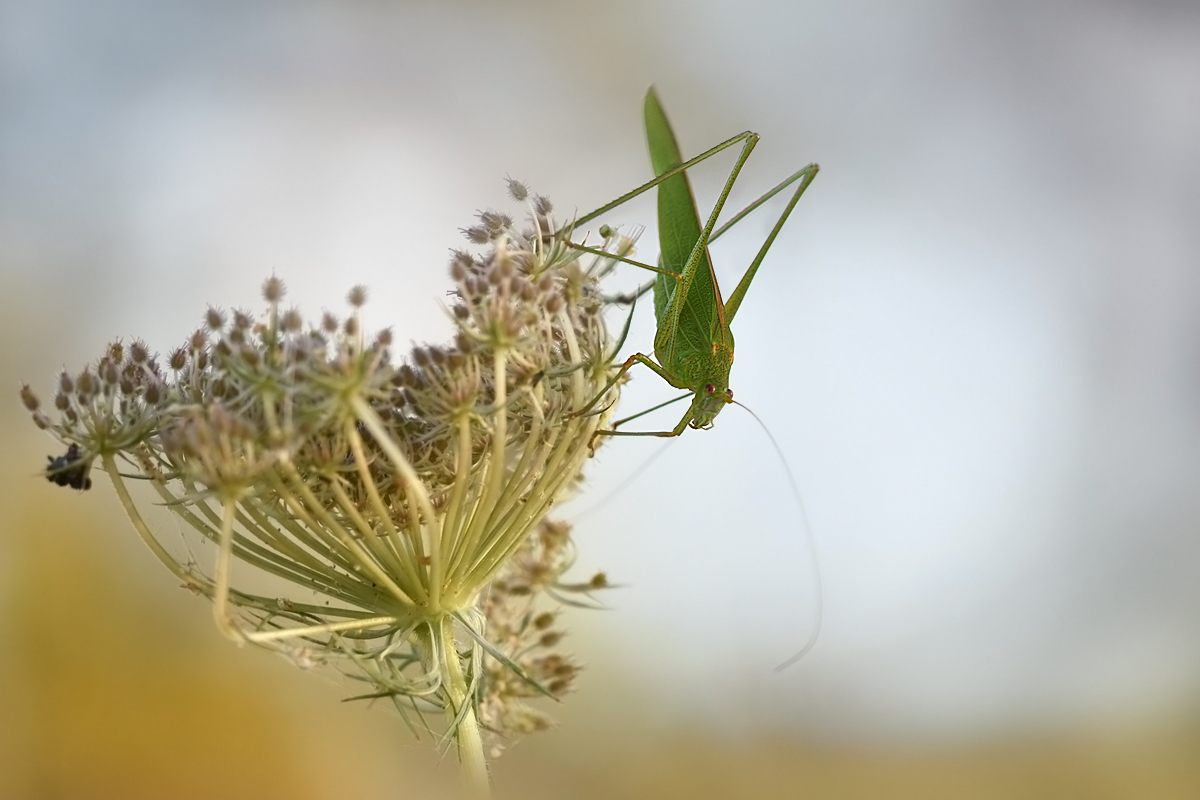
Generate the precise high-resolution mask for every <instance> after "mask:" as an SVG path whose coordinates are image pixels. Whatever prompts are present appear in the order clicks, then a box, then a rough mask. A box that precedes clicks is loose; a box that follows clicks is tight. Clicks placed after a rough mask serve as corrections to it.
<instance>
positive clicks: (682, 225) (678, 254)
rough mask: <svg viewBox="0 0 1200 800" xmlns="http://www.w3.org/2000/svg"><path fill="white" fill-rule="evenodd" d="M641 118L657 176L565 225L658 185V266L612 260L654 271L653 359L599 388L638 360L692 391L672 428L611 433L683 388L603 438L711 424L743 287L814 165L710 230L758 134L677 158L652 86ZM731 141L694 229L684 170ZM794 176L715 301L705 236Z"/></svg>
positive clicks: (721, 395)
mask: <svg viewBox="0 0 1200 800" xmlns="http://www.w3.org/2000/svg"><path fill="white" fill-rule="evenodd" d="M645 120H646V139H647V141H648V143H649V146H650V160H651V162H652V164H653V166H654V172H655V175H656V176H657V177H656V178H655V179H654V180H652V181H650V182H648V183H646V184H644V185H642V186H639V187H638V188H637V189H634V190H633V191H632V192H629V193H628V194H625V195H622V196H621V197H619V198H617V199H616V200H614V201H613V202H611V203H608V204H607V205H605V206H602V207H601V208H598V209H596V210H595V211H593V212H591V213H590V214H587V215H586V216H584V217H581V218H579V219H577V220H575V222H574V223H573V225H572V229H574V228H577V227H578V226H579V225H581V224H583V223H585V222H588V221H590V220H593V219H595V218H597V217H599V216H600V215H601V214H604V213H606V212H608V211H610V210H611V209H613V208H616V207H617V206H619V205H621V204H622V203H624V202H626V201H628V200H630V199H632V198H634V197H636V196H637V195H639V194H642V193H643V192H645V191H648V190H649V189H651V188H653V187H655V186H657V187H658V228H659V243H660V255H659V263H660V265H661V266H659V267H652V266H650V265H649V264H643V263H641V262H638V261H634V260H632V259H627V258H620V259H619V260H621V261H625V262H627V263H630V264H634V265H635V266H638V267H642V268H643V269H647V270H650V271H652V272H655V273H657V274H656V276H655V279H654V282H653V287H654V316H655V319H656V321H657V323H658V330H657V333H656V334H655V337H654V355H655V357H656V358H657V359H658V360H657V361H655V360H654V359H652V358H650V357H649V356H647V355H644V354H643V353H634V354H633V355H632V356H630V357H629V359H628V360H627V361H626V362H625V363H624V364H623V365H622V366H621V369H620V370H619V371H618V372H617V374H616V375H615V376H614V377H613V378H612V380H611V381H610V382H609V386H608V387H606V388H605V390H604V391H605V392H607V391H608V388H609V387H611V386H613V385H614V384H616V382H617V381H619V380H620V379H621V376H623V375H624V374H625V373H626V372H628V371H629V369H630V368H632V367H633V365H634V364H638V363H641V364H645V365H646V366H647V367H649V368H650V369H651V370H653V371H654V372H655V373H657V374H658V376H659V377H661V378H662V379H663V380H665V381H666V382H667V383H669V384H671V385H672V386H674V387H676V388H678V389H685V390H687V392H688V394H690V395H691V397H692V403H691V406H690V407H689V408H688V410H687V413H685V414H684V416H683V419H681V420H680V421H679V424H678V425H676V426H675V427H674V428H673V429H672V430H669V431H618V430H616V428H617V426H619V425H621V424H623V423H625V422H628V421H630V420H632V419H635V418H637V417H640V416H642V415H643V414H648V413H650V412H651V411H654V410H656V409H658V408H661V407H663V406H665V405H669V404H670V403H673V402H675V401H677V400H682V399H683V398H685V397H687V396H688V394H685V395H681V396H679V397H677V398H675V399H674V400H670V401H667V403H662V404H660V405H657V406H654V407H653V408H650V409H647V410H646V411H643V412H641V413H639V414H635V415H634V416H631V417H627V418H625V419H623V420H620V421H618V422H616V423H614V424H613V428H612V429H610V430H599V431H597V432H596V433H597V434H598V435H605V436H678V435H680V434H681V433H683V431H684V430H685V429H686V428H688V427H689V426H690V427H692V428H705V429H707V428H710V427H712V424H713V419H714V418H715V417H716V416H717V414H719V413H720V411H721V409H723V408H724V407H725V406H726V405H727V404H729V403H731V402H733V391H732V390H731V389H730V388H729V371H730V368H731V367H732V366H733V333H732V332H731V331H730V328H729V326H730V324H731V323H732V322H733V318H734V316H735V315H736V314H737V312H738V309H739V308H740V307H741V305H742V300H743V298H744V297H745V295H746V290H747V289H749V288H750V284H751V282H752V281H753V280H754V275H755V273H756V272H757V271H758V267H759V264H761V263H762V260H763V258H765V257H766V255H767V251H768V250H769V249H770V248H771V244H772V243H773V242H774V241H775V237H776V236H777V235H778V234H779V231H780V230H781V229H782V228H783V225H784V223H785V222H786V221H787V218H788V215H790V214H791V213H792V209H793V208H795V206H796V203H797V202H798V201H799V200H800V196H801V195H802V194H804V190H805V189H807V188H808V185H809V184H810V183H812V180H813V178H815V177H816V174H817V170H818V169H819V167H818V166H817V165H816V164H809V165H808V166H807V167H805V168H804V169H802V170H799V171H798V172H796V173H794V174H793V175H791V176H789V177H788V178H787V179H786V180H784V181H783V182H782V183H780V184H779V185H778V186H776V187H775V188H773V189H771V190H770V191H769V192H767V193H766V194H765V195H763V196H762V197H760V198H759V199H758V200H755V201H754V202H753V203H751V204H750V205H749V206H747V207H746V208H744V209H743V210H742V211H740V212H738V213H737V214H736V215H735V216H734V217H733V219H731V220H730V221H729V222H727V223H725V224H724V225H722V226H721V227H720V228H716V223H717V218H718V217H719V216H720V214H721V209H722V208H723V207H724V205H725V201H726V199H727V198H728V197H729V193H730V191H731V190H732V189H733V184H734V182H735V181H736V180H737V177H738V173H739V172H740V171H741V169H742V166H743V165H744V164H745V163H746V160H747V159H748V158H749V156H750V153H751V151H752V150H753V149H754V146H755V145H756V144H757V143H758V134H755V133H752V132H750V131H746V132H745V133H740V134H738V135H737V136H734V137H733V138H731V139H728V140H726V141H724V142H722V143H721V144H719V145H717V146H716V147H713V148H711V149H710V150H708V151H706V152H704V153H701V154H700V155H699V156H697V157H696V158H693V159H691V160H690V161H687V162H685V161H684V160H683V157H682V156H681V155H680V152H679V145H678V144H677V143H676V140H675V135H674V133H673V132H672V131H671V126H670V124H669V123H668V122H667V117H666V114H665V113H664V112H663V109H662V104H661V103H660V102H659V99H658V95H657V94H656V93H655V91H654V89H653V87H651V88H650V90H649V91H648V92H647V93H646V102H645ZM739 143H740V144H741V145H742V149H741V152H740V153H739V154H738V158H737V162H736V163H735V164H734V166H733V170H732V171H731V172H730V173H729V177H728V178H727V179H726V181H725V186H724V188H723V189H722V190H721V194H720V197H719V198H718V199H717V203H716V205H715V206H714V207H713V210H712V213H711V214H709V216H708V220H707V222H706V223H705V225H704V227H703V229H702V228H701V226H700V215H699V212H698V210H697V208H696V200H695V197H694V195H693V194H692V187H691V184H690V183H689V182H688V178H687V173H686V170H687V169H688V168H689V167H692V166H694V165H696V164H699V163H700V162H702V161H704V160H705V159H707V158H709V157H711V156H713V155H715V154H717V153H719V152H721V151H722V150H725V149H726V148H729V147H732V146H734V145H736V144H739ZM796 181H800V184H799V186H797V188H796V190H795V192H794V193H793V194H792V197H791V199H790V200H789V201H788V204H787V207H786V208H784V210H783V213H782V214H781V215H780V216H779V219H778V221H776V223H775V227H774V228H773V229H772V230H771V233H770V234H769V235H768V236H767V238H766V240H765V241H764V242H763V244H762V247H761V248H759V251H758V254H757V255H756V256H755V257H754V260H753V261H752V262H750V266H749V267H747V269H746V272H745V274H744V275H742V279H741V280H740V281H739V282H738V285H737V288H735V289H734V290H733V293H732V294H731V295H729V298H728V299H727V300H722V298H721V289H720V286H719V285H718V284H717V278H716V275H715V273H714V272H713V266H712V259H711V258H710V256H709V254H708V244H709V242H712V241H714V240H716V239H717V238H718V237H719V236H720V235H721V234H722V233H724V232H725V231H727V230H729V229H730V228H731V227H732V226H733V225H734V224H736V223H737V222H739V221H740V220H742V219H743V218H744V217H746V215H748V214H750V213H751V212H752V211H754V210H755V209H757V208H758V207H759V206H761V205H762V204H763V203H765V202H767V201H768V200H770V199H771V198H772V197H774V196H775V195H776V194H778V193H779V192H781V191H783V190H784V189H785V188H787V187H788V186H790V185H792V184H793V183H795V182H796ZM714 229H715V230H714ZM572 246H573V247H577V248H579V249H581V250H586V251H588V252H598V251H595V250H593V249H592V248H588V247H584V246H583V245H575V244H572ZM601 255H606V256H608V257H610V258H611V257H612V256H611V254H602V253H601ZM646 288H649V287H646ZM603 394H604V392H601V393H600V394H599V395H597V396H596V398H594V399H593V400H592V401H591V402H590V403H588V404H587V406H585V407H584V408H583V409H581V411H580V413H585V412H587V411H588V410H589V409H591V408H592V406H594V405H595V403H596V402H598V401H599V399H600V397H601V396H603Z"/></svg>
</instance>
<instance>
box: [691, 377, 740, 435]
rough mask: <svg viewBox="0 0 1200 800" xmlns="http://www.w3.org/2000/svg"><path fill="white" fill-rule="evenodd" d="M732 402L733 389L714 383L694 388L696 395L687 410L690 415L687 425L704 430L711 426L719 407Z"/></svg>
mask: <svg viewBox="0 0 1200 800" xmlns="http://www.w3.org/2000/svg"><path fill="white" fill-rule="evenodd" d="M732 402H733V389H730V388H729V387H727V386H717V385H716V384H715V383H706V384H704V385H703V386H701V387H700V388H699V389H697V390H696V395H695V397H693V398H692V407H691V409H689V410H688V415H689V416H690V417H691V419H690V421H689V422H688V425H690V426H691V427H693V428H697V429H704V430H707V429H708V428H711V427H712V424H713V420H714V419H716V417H717V414H720V413H721V409H722V408H724V407H725V406H727V405H729V404H730V403H732Z"/></svg>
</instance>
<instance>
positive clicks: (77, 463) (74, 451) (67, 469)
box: [46, 444, 92, 491]
mask: <svg viewBox="0 0 1200 800" xmlns="http://www.w3.org/2000/svg"><path fill="white" fill-rule="evenodd" d="M46 460H47V461H49V462H50V464H49V465H48V466H47V467H46V480H48V481H50V482H51V483H57V484H58V485H59V486H70V487H71V488H72V489H78V490H80V491H83V490H84V489H90V488H92V479H91V478H89V477H88V472H89V471H90V470H91V467H92V465H91V462H88V461H84V460H83V459H82V458H81V457H80V455H79V445H77V444H72V445H71V446H70V447H68V448H67V452H66V454H65V455H61V456H59V457H58V458H55V457H54V456H46Z"/></svg>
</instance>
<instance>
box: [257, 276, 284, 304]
mask: <svg viewBox="0 0 1200 800" xmlns="http://www.w3.org/2000/svg"><path fill="white" fill-rule="evenodd" d="M285 294H287V287H285V286H284V285H283V281H281V280H280V279H279V278H276V277H275V276H274V275H272V276H271V277H269V278H267V279H266V280H265V281H263V286H262V296H263V299H264V300H266V301H267V302H268V303H278V302H279V301H280V300H282V299H283V296H284V295H285Z"/></svg>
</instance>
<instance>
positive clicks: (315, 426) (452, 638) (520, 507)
mask: <svg viewBox="0 0 1200 800" xmlns="http://www.w3.org/2000/svg"><path fill="white" fill-rule="evenodd" d="M511 193H512V195H513V196H514V198H516V199H518V200H525V201H527V204H528V207H529V217H528V221H527V223H526V224H525V225H524V226H523V227H522V228H521V229H518V227H517V226H516V225H515V224H514V223H513V221H512V219H511V218H510V217H509V216H507V215H505V214H502V213H499V212H493V211H487V212H483V213H481V214H480V215H479V222H478V224H477V225H475V226H473V227H471V228H469V229H467V230H466V231H465V234H466V235H467V238H468V239H469V240H470V241H471V242H473V243H476V244H478V245H482V246H484V247H485V248H486V249H485V250H484V251H483V252H482V254H470V253H467V252H458V253H455V254H454V256H453V258H452V260H451V264H450V276H451V278H452V280H453V284H454V290H453V292H452V299H451V301H450V303H449V306H448V314H449V316H450V318H451V319H452V320H453V321H454V324H455V328H456V334H455V336H454V338H453V340H452V341H450V342H449V343H446V344H442V345H437V346H418V347H413V348H412V349H411V351H410V352H408V353H407V354H406V355H404V356H403V357H400V358H397V357H396V354H395V349H394V343H393V335H392V333H391V331H389V330H386V329H385V330H383V331H380V332H378V333H375V334H373V335H371V334H368V333H367V332H366V331H365V330H364V326H363V323H362V320H361V309H362V307H363V305H364V303H365V302H366V299H367V293H366V291H365V290H364V289H362V288H361V287H356V288H354V289H352V290H351V291H350V293H349V295H348V297H347V300H348V303H349V306H350V309H349V312H348V313H347V314H346V315H345V316H343V317H336V316H334V315H332V314H328V313H327V314H325V315H324V316H323V317H322V318H320V319H319V320H316V321H309V320H306V319H304V318H303V317H302V316H301V314H300V312H299V311H298V310H296V309H294V308H289V307H287V306H285V305H284V299H285V297H286V292H285V287H284V285H283V282H282V281H281V280H279V279H278V278H275V277H272V278H269V279H268V280H267V281H266V282H265V283H264V284H263V298H264V300H265V310H264V311H263V312H262V313H260V314H254V313H250V312H247V311H243V310H233V311H224V310H221V309H217V308H210V309H209V310H208V311H207V313H206V314H205V315H204V320H203V323H202V324H201V325H200V326H199V327H198V328H197V329H196V330H195V331H194V332H193V333H192V334H191V336H189V337H188V339H187V341H186V342H185V343H184V344H183V345H182V346H180V347H178V348H176V349H175V350H173V351H171V352H170V353H168V354H167V355H166V357H165V358H164V357H159V356H157V355H155V354H153V353H151V351H150V350H149V349H148V347H147V346H146V345H145V344H144V343H142V342H140V341H134V342H131V343H128V344H125V343H122V342H114V343H113V344H111V345H109V346H108V348H107V349H106V350H105V352H104V353H103V354H102V355H101V357H100V358H99V359H98V360H97V361H96V362H95V363H94V364H93V365H91V366H89V367H86V368H85V369H83V370H82V371H81V372H79V373H78V374H74V375H71V374H67V373H64V374H63V375H62V376H61V377H60V378H59V381H58V387H57V392H56V394H55V398H54V412H53V413H54V414H55V415H56V419H55V420H51V418H50V416H49V415H48V414H47V413H46V412H45V411H43V410H42V408H41V404H40V401H39V400H38V398H37V397H36V396H35V395H34V393H33V392H32V391H31V390H30V389H29V387H23V388H22V390H21V399H22V402H23V403H24V404H25V406H26V408H27V409H28V410H29V411H31V412H32V413H33V415H34V420H35V422H36V423H37V424H38V426H39V427H41V428H43V429H46V430H48V431H50V432H51V433H52V434H53V435H54V436H55V437H56V438H57V439H58V440H59V441H60V442H61V443H62V445H63V446H65V447H66V453H65V455H61V456H58V457H52V458H51V459H50V463H49V465H48V467H47V477H48V478H49V479H50V480H52V481H54V482H56V483H59V484H61V485H64V486H72V487H74V488H76V489H86V488H88V487H89V486H90V484H91V477H90V472H91V471H92V470H93V468H95V469H102V470H103V471H105V472H106V473H107V474H108V476H109V477H110V478H111V479H112V481H113V483H114V486H115V488H116V490H117V492H118V495H119V496H120V498H121V501H122V503H123V504H124V506H125V509H126V511H127V512H128V514H129V515H130V517H131V519H132V521H133V523H134V525H135V527H136V528H137V529H138V532H139V533H140V535H141V536H142V537H143V539H144V540H145V541H146V543H147V544H148V545H149V546H150V548H151V549H152V550H153V552H154V553H155V555H156V556H157V557H158V558H159V559H160V560H161V561H162V562H163V563H164V564H165V565H166V566H167V567H168V568H170V569H171V570H172V572H174V573H175V575H176V576H178V577H179V578H180V580H182V581H183V582H184V583H185V585H187V586H188V587H190V588H192V589H193V590H194V591H196V592H199V593H203V594H205V595H207V596H209V597H211V598H212V600H213V603H214V613H215V616H216V620H217V623H218V625H219V626H220V628H221V630H222V631H223V632H224V633H225V634H226V635H228V636H229V637H231V638H233V639H235V640H237V641H240V642H251V643H254V644H258V645H261V646H264V647H270V648H273V649H276V650H278V651H281V652H283V653H285V654H287V655H289V656H290V657H291V658H293V659H294V660H295V661H296V662H297V663H299V664H301V665H304V666H307V665H309V664H317V663H330V664H334V665H336V666H338V667H339V668H341V669H342V670H343V671H344V672H345V673H346V674H347V675H350V676H352V677H353V678H356V679H358V680H361V681H362V682H363V683H364V691H363V692H362V693H361V694H362V695H363V696H374V697H388V698H391V699H392V700H393V701H394V702H395V703H396V706H397V708H399V709H400V710H401V712H402V713H405V712H409V713H411V711H412V710H414V709H415V710H417V711H418V712H419V711H420V710H421V709H422V708H427V707H431V706H432V707H437V708H440V709H443V710H445V711H446V712H447V713H448V714H449V715H450V718H451V723H452V727H453V728H454V729H455V730H456V731H457V730H458V728H459V727H461V726H462V725H463V723H464V721H467V720H468V719H475V718H476V717H477V715H478V713H479V709H481V708H482V709H484V717H485V721H486V724H488V725H489V726H491V728H492V729H493V730H494V731H495V732H497V733H505V732H506V731H507V732H511V733H514V734H515V733H521V732H525V731H528V730H534V729H538V728H539V727H544V720H543V719H542V718H541V717H539V716H538V715H537V714H536V712H532V711H528V710H527V709H525V707H524V706H523V705H521V703H520V702H519V701H520V698H524V697H528V696H530V695H532V694H534V693H538V692H540V693H543V694H549V695H552V696H559V695H561V694H563V693H564V692H565V691H567V689H568V688H569V687H570V684H571V681H572V679H573V677H574V675H575V673H576V672H577V671H578V667H577V666H576V665H575V664H574V662H573V661H571V660H570V658H569V657H567V656H563V655H561V654H556V653H555V652H554V645H556V644H557V643H558V641H559V639H561V633H560V632H558V630H557V628H556V627H555V625H554V621H555V616H554V612H549V611H543V610H538V609H539V608H540V607H539V606H537V604H536V603H534V598H536V597H537V596H538V595H539V594H542V593H546V592H551V593H553V592H555V591H556V587H558V589H557V591H563V590H570V589H580V588H582V589H586V588H589V587H592V588H599V587H601V586H602V585H603V581H602V580H601V579H596V580H595V581H594V582H593V583H592V584H584V585H583V586H582V587H579V586H576V587H571V586H565V585H563V584H561V583H560V581H559V576H560V575H561V573H562V571H563V570H565V569H566V567H567V566H569V564H570V556H569V553H570V546H569V541H568V540H567V529H566V528H565V526H562V525H560V524H558V523H551V522H549V521H548V520H547V514H548V513H549V512H550V510H551V508H552V507H553V506H554V505H555V503H556V502H558V501H559V500H561V499H562V498H563V496H564V494H565V493H567V492H568V491H570V490H571V489H572V488H573V487H574V486H575V485H576V483H577V482H578V480H579V475H580V467H581V465H582V463H583V461H584V459H585V458H587V457H588V455H589V453H590V448H591V446H592V444H593V434H594V432H595V431H596V430H597V428H598V427H599V426H602V425H604V424H605V422H606V420H607V417H608V413H609V410H610V409H611V407H612V405H613V403H614V402H615V401H616V399H617V393H618V391H619V387H617V386H613V387H611V388H607V389H606V387H607V385H608V383H609V382H610V378H611V377H612V375H613V374H614V370H615V367H614V364H613V359H614V357H615V353H614V349H615V348H614V343H613V342H612V341H611V340H610V337H609V334H608V330H607V328H606V326H605V321H604V318H603V313H602V312H603V311H604V309H605V306H606V304H607V303H608V302H609V300H608V299H606V297H605V295H603V294H602V292H601V290H600V279H601V278H602V277H603V276H604V275H605V274H606V272H607V271H608V270H610V269H611V268H612V266H613V264H614V262H613V261H612V260H611V259H607V258H603V257H597V256H593V255H586V256H584V258H583V259H581V258H580V253H579V251H577V250H575V249H573V248H571V247H569V246H567V245H566V244H564V241H563V237H561V236H556V235H555V228H554V225H553V222H552V220H551V218H550V204H549V203H548V202H547V201H546V200H545V199H544V198H540V197H535V196H531V195H530V194H529V192H528V191H527V190H526V189H525V188H524V186H522V185H520V184H515V183H514V184H513V186H512V187H511ZM605 234H606V236H605V240H604V245H603V249H604V251H605V252H608V253H613V254H617V255H621V256H625V255H628V254H629V252H630V250H631V248H632V242H631V241H630V240H629V239H627V238H623V237H620V236H618V235H617V234H616V233H615V232H612V231H610V230H608V229H606V230H605ZM601 392H606V396H604V397H602V398H601V399H600V401H599V402H598V403H596V404H595V406H594V408H596V409H599V411H598V412H596V413H584V414H580V413H577V412H579V411H580V410H583V409H585V408H586V407H587V406H588V404H589V402H590V401H592V400H593V399H594V398H595V397H596V396H597V395H598V394H600V393H601ZM129 479H137V480H138V481H139V482H144V483H145V484H148V486H149V487H150V489H151V490H152V491H153V492H155V493H156V494H157V497H158V499H159V500H160V501H161V502H162V503H163V504H165V507H166V508H167V509H169V510H170V511H171V512H173V513H174V514H175V515H177V516H178V518H179V519H180V520H181V521H182V523H183V525H184V526H185V529H186V530H188V531H189V532H190V534H192V535H194V536H196V537H198V539H199V541H207V542H210V543H212V544H214V545H215V546H216V548H215V549H216V557H215V560H214V561H213V562H212V563H211V564H210V563H200V562H198V561H196V560H195V559H193V558H192V557H191V556H190V555H188V556H186V557H182V558H180V557H177V556H176V555H175V554H174V553H173V552H172V545H171V544H169V543H168V542H165V541H161V540H160V538H159V534H156V533H154V532H153V531H152V530H151V529H150V528H149V527H148V526H147V525H146V523H145V522H144V521H143V518H142V516H141V512H140V511H139V503H140V501H137V500H135V499H134V498H133V496H132V495H131V494H130V492H129V490H128V488H127V487H128V485H129ZM535 531H537V534H536V536H534V538H532V539H531V538H530V537H531V533H534V532H535ZM514 555H516V556H517V558H516V559H515V560H514ZM203 560H204V561H207V559H203ZM248 567H251V568H253V569H247V568H248ZM498 575H499V576H500V577H499V579H498ZM489 585H494V586H495V588H494V589H491V590H490V591H489V590H488V587H489ZM547 614H549V616H547ZM518 653H519V655H518ZM485 654H490V655H491V657H492V659H491V660H490V661H489V659H487V658H485ZM485 665H486V666H485ZM535 718H536V720H537V721H536V723H534V722H531V720H534V719H535Z"/></svg>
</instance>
